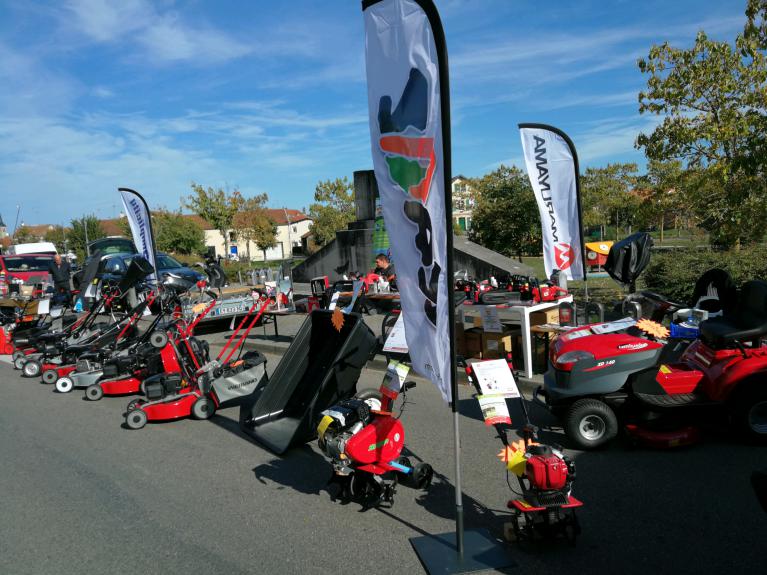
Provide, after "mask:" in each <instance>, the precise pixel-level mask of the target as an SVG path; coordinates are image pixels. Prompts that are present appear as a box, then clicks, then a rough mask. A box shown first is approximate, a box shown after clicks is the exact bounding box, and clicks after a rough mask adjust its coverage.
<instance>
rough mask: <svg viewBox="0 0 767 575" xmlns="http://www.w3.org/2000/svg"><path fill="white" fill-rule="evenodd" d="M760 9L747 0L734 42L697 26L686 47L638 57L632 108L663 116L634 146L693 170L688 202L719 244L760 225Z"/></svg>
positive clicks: (763, 60) (766, 107)
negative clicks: (641, 82) (642, 81)
mask: <svg viewBox="0 0 767 575" xmlns="http://www.w3.org/2000/svg"><path fill="white" fill-rule="evenodd" d="M765 10H766V9H765V7H764V3H763V2H757V1H754V0H751V1H750V2H749V4H748V8H747V23H746V26H745V29H744V33H743V34H739V35H737V36H736V38H735V42H734V44H730V43H728V42H717V41H713V40H711V39H710V38H709V37H708V36H707V35H706V33H705V32H703V31H701V32H699V33H698V35H697V37H696V39H695V44H694V46H693V47H692V48H687V49H681V48H674V47H672V46H670V45H669V44H668V43H664V44H662V45H660V46H653V47H652V48H651V49H650V53H649V55H648V57H647V58H643V59H640V60H639V62H638V65H639V69H640V71H641V72H642V73H644V74H647V75H648V76H649V77H648V79H647V89H646V90H643V91H642V92H640V94H639V112H640V113H642V114H644V113H649V114H655V115H658V116H660V117H662V118H663V120H662V122H661V123H660V124H659V125H658V126H657V127H656V128H655V129H654V130H653V131H652V132H651V133H649V134H640V135H639V137H638V138H637V141H636V145H637V147H638V148H643V149H644V151H645V154H646V155H647V157H648V159H650V160H661V161H663V160H680V161H681V162H683V164H684V165H685V167H687V168H690V169H691V170H693V171H694V172H696V173H698V174H699V175H701V179H700V180H699V185H697V186H691V188H690V190H689V192H690V196H689V204H688V205H689V208H690V209H691V210H693V211H695V213H696V215H697V216H698V217H699V218H700V221H701V224H702V225H703V227H704V228H706V229H707V230H708V231H709V232H710V234H711V241H712V242H714V243H716V244H719V245H722V246H725V247H732V246H740V245H741V244H742V243H748V242H753V241H758V240H760V239H761V238H762V237H763V236H764V230H765V225H766V224H767V188H766V187H765V178H764V174H765V168H766V167H767V154H765V153H764V152H765V150H766V149H767V148H766V147H765V142H767V120H765V117H766V116H767V56H766V55H765V48H766V45H765V39H766V38H765V29H764V27H765V24H764V15H765Z"/></svg>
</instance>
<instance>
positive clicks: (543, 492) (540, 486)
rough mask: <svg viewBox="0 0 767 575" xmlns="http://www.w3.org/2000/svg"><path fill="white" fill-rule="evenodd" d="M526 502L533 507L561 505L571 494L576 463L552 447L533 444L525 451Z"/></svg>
mask: <svg viewBox="0 0 767 575" xmlns="http://www.w3.org/2000/svg"><path fill="white" fill-rule="evenodd" d="M525 460H526V461H525V471H524V476H523V477H524V478H525V479H526V480H527V485H526V486H525V487H526V489H525V491H526V493H525V495H526V499H528V501H529V502H530V503H533V504H534V505H540V506H542V507H548V506H551V505H562V504H563V501H564V502H565V503H566V502H567V497H568V496H569V495H570V491H571V490H572V483H573V480H574V479H575V463H574V462H573V461H572V460H570V459H569V458H568V457H566V456H565V455H563V454H562V452H561V451H560V450H558V449H556V448H553V447H551V446H549V445H540V444H531V445H528V446H527V449H526V451H525Z"/></svg>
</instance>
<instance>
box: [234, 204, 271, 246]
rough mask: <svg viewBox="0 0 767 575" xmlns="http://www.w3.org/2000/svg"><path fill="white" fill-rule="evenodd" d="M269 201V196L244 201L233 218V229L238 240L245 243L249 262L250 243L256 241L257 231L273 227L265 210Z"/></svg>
mask: <svg viewBox="0 0 767 575" xmlns="http://www.w3.org/2000/svg"><path fill="white" fill-rule="evenodd" d="M268 201H269V196H268V195H267V194H259V195H257V196H253V197H252V198H247V199H243V201H242V203H241V207H240V210H239V211H238V212H237V213H236V214H234V217H233V218H232V229H233V230H234V233H235V235H236V237H237V239H238V240H241V241H244V242H245V249H246V252H247V256H248V261H250V242H252V241H256V230H264V229H266V228H267V227H269V226H270V225H271V222H270V220H269V217H268V215H267V212H266V210H265V209H264V206H265V205H266V203H267V202H268ZM275 233H276V232H275ZM262 239H263V238H262ZM270 247H272V246H268V247H267V248H266V249H269V248H270Z"/></svg>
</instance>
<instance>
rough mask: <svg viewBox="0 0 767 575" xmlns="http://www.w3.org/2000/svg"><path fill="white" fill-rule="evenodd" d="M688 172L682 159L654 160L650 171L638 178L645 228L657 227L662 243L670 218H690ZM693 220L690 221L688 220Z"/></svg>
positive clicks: (641, 212) (674, 219)
mask: <svg viewBox="0 0 767 575" xmlns="http://www.w3.org/2000/svg"><path fill="white" fill-rule="evenodd" d="M689 180H690V178H689V177H688V172H686V171H685V170H684V168H683V167H682V163H681V162H680V161H678V160H672V161H670V162H660V161H658V160H650V161H649V162H648V164H647V173H645V174H643V175H641V176H639V177H638V178H637V184H636V185H637V193H638V195H639V196H640V197H641V198H642V203H641V205H640V206H639V219H640V221H639V223H640V225H642V226H643V227H645V228H649V227H657V228H658V230H659V231H660V243H661V244H662V243H663V240H664V232H665V227H666V222H667V221H668V220H669V219H673V221H674V225H675V227H676V225H677V224H678V221H679V219H680V217H682V218H685V219H686V216H687V215H686V213H685V212H687V209H686V208H685V198H686V197H687V189H688V187H689V185H688V182H689ZM686 223H687V224H689V223H690V222H686Z"/></svg>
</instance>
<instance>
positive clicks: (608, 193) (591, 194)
mask: <svg viewBox="0 0 767 575" xmlns="http://www.w3.org/2000/svg"><path fill="white" fill-rule="evenodd" d="M636 172H637V165H636V164H633V163H614V164H607V166H605V167H604V168H587V169H586V171H585V172H584V173H583V175H582V176H581V210H582V213H583V225H584V226H588V227H593V226H609V225H614V226H615V232H616V239H620V238H617V236H618V235H620V230H619V228H620V227H621V226H624V227H627V226H633V225H635V224H636V223H637V221H636V220H637V214H638V207H639V204H640V202H641V199H640V198H639V197H637V196H636V195H634V194H632V193H631V192H632V190H633V189H634V187H635V184H636V176H637V174H636Z"/></svg>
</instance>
